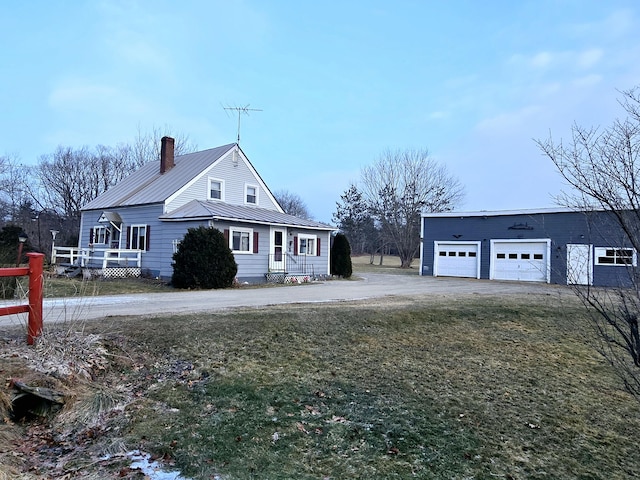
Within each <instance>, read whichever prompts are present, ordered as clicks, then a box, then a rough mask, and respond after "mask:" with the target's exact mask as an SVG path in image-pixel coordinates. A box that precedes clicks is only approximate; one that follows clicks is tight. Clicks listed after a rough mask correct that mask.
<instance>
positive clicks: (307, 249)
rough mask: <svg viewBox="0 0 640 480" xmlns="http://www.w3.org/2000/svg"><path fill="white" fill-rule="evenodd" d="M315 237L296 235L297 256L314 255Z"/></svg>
mask: <svg viewBox="0 0 640 480" xmlns="http://www.w3.org/2000/svg"><path fill="white" fill-rule="evenodd" d="M316 244H317V242H316V237H315V235H298V255H316Z"/></svg>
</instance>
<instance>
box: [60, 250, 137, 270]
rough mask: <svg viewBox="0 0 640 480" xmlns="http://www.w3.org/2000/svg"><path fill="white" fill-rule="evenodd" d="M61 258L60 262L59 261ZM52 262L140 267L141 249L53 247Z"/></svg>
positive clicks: (80, 265)
mask: <svg viewBox="0 0 640 480" xmlns="http://www.w3.org/2000/svg"><path fill="white" fill-rule="evenodd" d="M61 260H62V262H61ZM51 261H52V263H65V264H69V265H76V266H79V267H94V268H100V266H102V268H103V269H105V268H109V267H119V268H122V267H135V268H140V267H141V261H142V250H131V249H124V248H77V247H54V249H53V255H52V258H51Z"/></svg>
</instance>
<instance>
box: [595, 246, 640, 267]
mask: <svg viewBox="0 0 640 480" xmlns="http://www.w3.org/2000/svg"><path fill="white" fill-rule="evenodd" d="M595 257H596V265H611V266H616V265H617V266H620V265H632V266H634V267H635V266H636V264H637V258H636V251H635V249H633V248H606V247H596V248H595Z"/></svg>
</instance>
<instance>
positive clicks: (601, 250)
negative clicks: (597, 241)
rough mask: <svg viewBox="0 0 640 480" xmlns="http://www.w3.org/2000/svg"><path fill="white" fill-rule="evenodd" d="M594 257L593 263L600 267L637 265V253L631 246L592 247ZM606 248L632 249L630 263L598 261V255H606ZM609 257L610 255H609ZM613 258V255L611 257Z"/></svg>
mask: <svg viewBox="0 0 640 480" xmlns="http://www.w3.org/2000/svg"><path fill="white" fill-rule="evenodd" d="M593 250H594V252H593V253H594V255H593V256H594V259H595V264H596V265H598V266H602V267H637V266H638V254H637V252H636V249H635V248H633V247H594V249H593ZM607 250H633V257H632V259H631V265H629V264H628V263H615V262H614V263H600V257H606V256H607V255H606V253H607ZM609 258H611V257H609ZM613 258H614V259H615V256H614V257H613Z"/></svg>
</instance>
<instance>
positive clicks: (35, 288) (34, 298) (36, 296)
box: [27, 253, 44, 345]
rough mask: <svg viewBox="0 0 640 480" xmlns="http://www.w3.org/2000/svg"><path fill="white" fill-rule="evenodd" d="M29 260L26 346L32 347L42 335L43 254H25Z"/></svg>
mask: <svg viewBox="0 0 640 480" xmlns="http://www.w3.org/2000/svg"><path fill="white" fill-rule="evenodd" d="M27 257H28V258H29V325H28V326H27V345H33V341H34V339H35V338H36V337H38V336H40V334H42V286H43V283H44V278H43V275H42V271H43V269H42V265H43V263H44V253H27Z"/></svg>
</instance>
